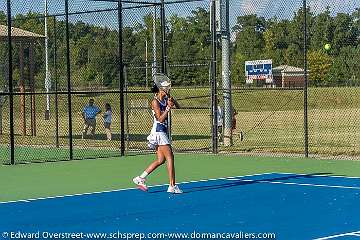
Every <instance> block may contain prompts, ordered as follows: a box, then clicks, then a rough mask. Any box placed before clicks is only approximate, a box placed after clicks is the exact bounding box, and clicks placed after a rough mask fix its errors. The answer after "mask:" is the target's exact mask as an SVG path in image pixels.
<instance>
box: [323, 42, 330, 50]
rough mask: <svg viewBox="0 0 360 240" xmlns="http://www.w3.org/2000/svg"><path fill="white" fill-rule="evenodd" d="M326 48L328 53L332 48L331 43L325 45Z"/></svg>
mask: <svg viewBox="0 0 360 240" xmlns="http://www.w3.org/2000/svg"><path fill="white" fill-rule="evenodd" d="M324 48H325V50H326V51H329V50H330V48H331V44H330V43H327V44H325V46H324Z"/></svg>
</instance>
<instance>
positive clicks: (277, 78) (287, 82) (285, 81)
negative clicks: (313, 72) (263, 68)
mask: <svg viewBox="0 0 360 240" xmlns="http://www.w3.org/2000/svg"><path fill="white" fill-rule="evenodd" d="M272 71H273V78H274V85H275V86H276V87H282V88H299V87H304V69H302V68H297V67H293V66H288V65H281V66H278V67H276V68H273V70H272Z"/></svg>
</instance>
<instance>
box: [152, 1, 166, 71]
mask: <svg viewBox="0 0 360 240" xmlns="http://www.w3.org/2000/svg"><path fill="white" fill-rule="evenodd" d="M160 22H161V24H160V25H161V73H163V74H167V66H166V62H167V52H166V19H165V2H164V0H161V7H160ZM155 31H156V30H155Z"/></svg>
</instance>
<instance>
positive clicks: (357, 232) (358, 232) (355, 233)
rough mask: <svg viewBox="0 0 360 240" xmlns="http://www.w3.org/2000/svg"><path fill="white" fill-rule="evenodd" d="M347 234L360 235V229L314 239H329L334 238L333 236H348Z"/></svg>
mask: <svg viewBox="0 0 360 240" xmlns="http://www.w3.org/2000/svg"><path fill="white" fill-rule="evenodd" d="M346 236H356V237H360V231H356V232H350V233H343V234H337V235H332V236H328V237H322V238H315V239H314V240H327V239H333V238H338V237H346Z"/></svg>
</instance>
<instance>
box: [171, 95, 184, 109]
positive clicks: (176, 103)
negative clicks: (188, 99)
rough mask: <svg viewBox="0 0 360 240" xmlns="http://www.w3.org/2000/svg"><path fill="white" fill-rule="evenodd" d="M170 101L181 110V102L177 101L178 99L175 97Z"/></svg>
mask: <svg viewBox="0 0 360 240" xmlns="http://www.w3.org/2000/svg"><path fill="white" fill-rule="evenodd" d="M169 99H170V101H172V102H173V103H174V106H175V108H177V109H179V108H181V106H180V104H179V102H178V101H176V99H175V98H174V97H170V98H169ZM171 99H172V100H171Z"/></svg>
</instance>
